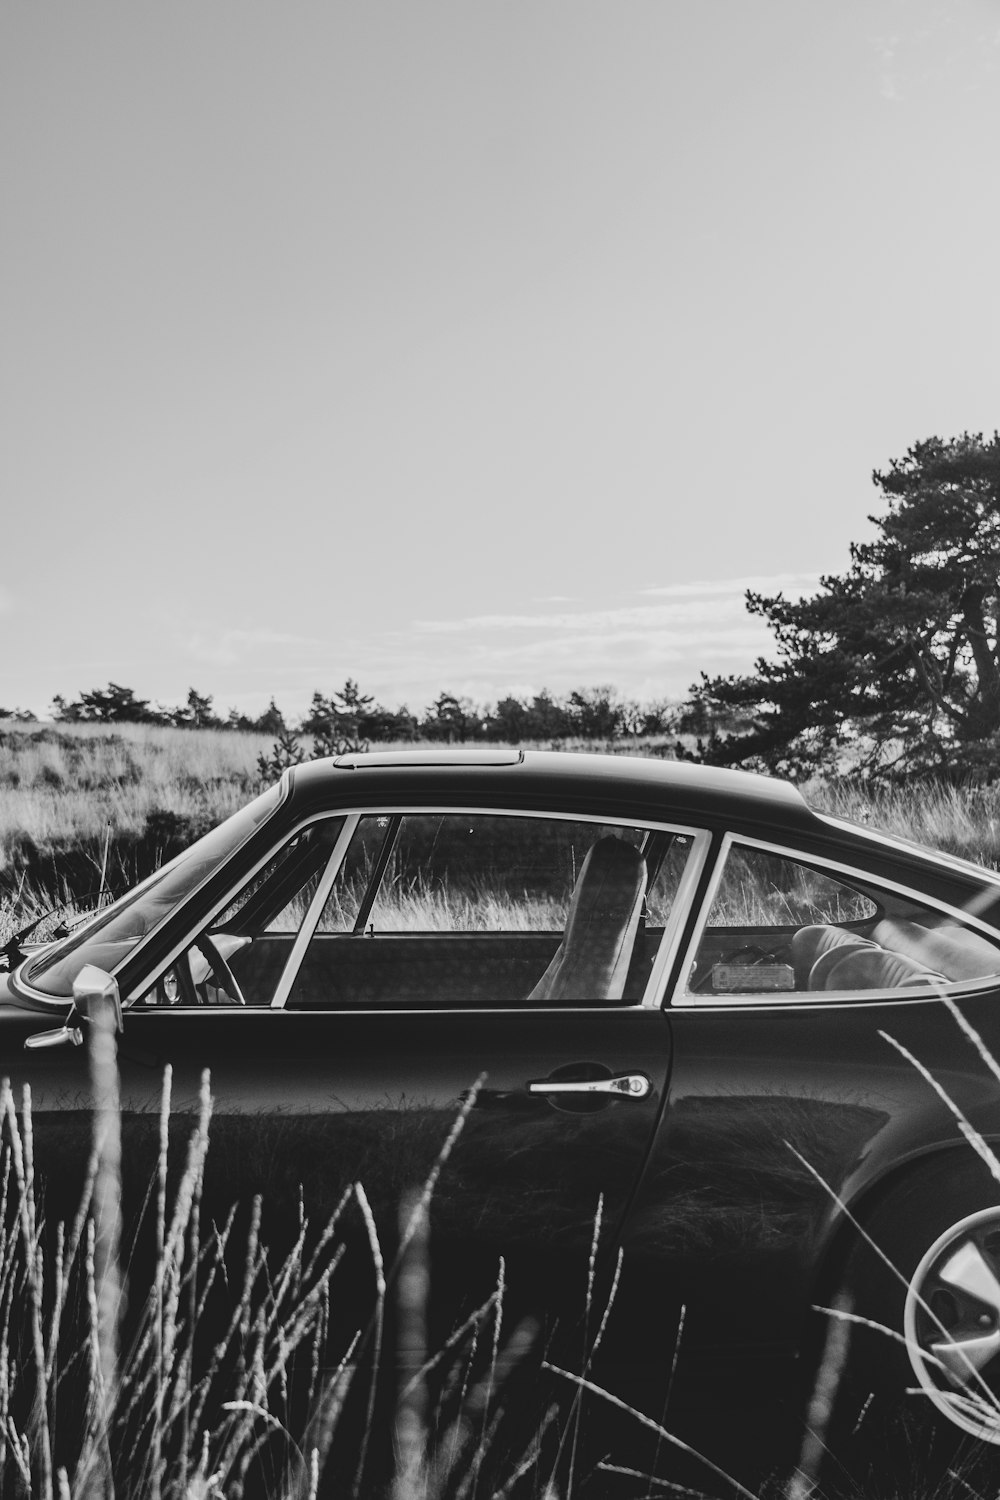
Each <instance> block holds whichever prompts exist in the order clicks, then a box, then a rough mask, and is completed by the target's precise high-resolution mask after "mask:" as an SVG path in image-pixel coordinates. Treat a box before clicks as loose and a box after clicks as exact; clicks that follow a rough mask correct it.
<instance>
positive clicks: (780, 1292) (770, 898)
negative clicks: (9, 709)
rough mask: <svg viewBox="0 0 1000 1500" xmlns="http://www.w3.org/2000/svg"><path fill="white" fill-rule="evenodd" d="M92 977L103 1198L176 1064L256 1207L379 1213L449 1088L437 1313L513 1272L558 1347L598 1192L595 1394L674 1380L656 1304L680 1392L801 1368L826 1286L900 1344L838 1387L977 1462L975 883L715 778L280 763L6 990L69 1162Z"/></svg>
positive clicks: (463, 754)
mask: <svg viewBox="0 0 1000 1500" xmlns="http://www.w3.org/2000/svg"><path fill="white" fill-rule="evenodd" d="M92 968H96V969H97V970H100V971H104V972H105V974H109V975H111V976H113V979H114V981H115V982H116V985H117V989H118V993H119V995H120V1001H121V1015H122V1025H121V1030H120V1035H119V1037H118V1050H119V1060H120V1067H121V1098H122V1116H123V1126H124V1130H125V1140H126V1149H125V1161H126V1175H127V1174H128V1172H129V1171H131V1172H132V1173H133V1174H134V1175H135V1174H140V1172H141V1167H142V1163H143V1162H144V1161H145V1160H146V1157H145V1156H144V1152H147V1154H148V1148H149V1147H150V1142H151V1141H153V1142H154V1146H155V1139H154V1138H155V1132H156V1128H157V1127H156V1120H157V1111H158V1108H159V1099H160V1090H161V1080H162V1074H163V1068H164V1065H165V1064H167V1063H170V1064H171V1065H172V1070H173V1100H174V1108H175V1111H179V1112H180V1114H181V1116H182V1117H183V1113H184V1111H185V1110H186V1109H189V1108H190V1107H192V1106H193V1101H195V1100H196V1098H197V1095H198V1090H199V1080H200V1077H201V1074H202V1070H203V1069H205V1068H208V1069H210V1070H211V1088H212V1092H213V1095H214V1099H215V1107H214V1117H213V1126H212V1129H213V1147H212V1151H213V1154H214V1156H215V1160H216V1164H217V1165H216V1173H215V1177H214V1178H213V1180H212V1183H211V1190H212V1192H213V1194H217V1195H219V1196H220V1197H221V1198H225V1197H227V1196H228V1197H230V1198H233V1197H236V1196H238V1195H241V1194H242V1195H246V1194H250V1193H252V1192H256V1191H260V1192H262V1193H263V1194H264V1196H265V1201H267V1202H274V1203H275V1204H276V1205H277V1208H276V1210H275V1212H276V1214H278V1213H279V1212H281V1211H284V1210H283V1208H282V1205H284V1206H285V1207H290V1206H294V1205H296V1204H297V1202H298V1194H299V1191H300V1186H301V1191H302V1193H303V1195H304V1197H305V1200H306V1203H307V1205H308V1206H309V1208H310V1210H311V1211H312V1212H313V1213H316V1212H317V1211H319V1212H322V1211H323V1208H324V1206H325V1205H328V1204H333V1203H334V1202H336V1201H337V1200H338V1198H339V1196H340V1194H341V1191H342V1188H343V1186H344V1184H345V1183H351V1182H353V1181H356V1180H360V1181H362V1182H364V1184H365V1186H366V1189H367V1191H368V1195H369V1198H370V1199H371V1202H372V1204H373V1205H374V1208H375V1213H376V1216H377V1217H378V1218H379V1220H380V1223H383V1224H391V1223H392V1222H393V1214H394V1204H395V1203H396V1202H397V1200H398V1198H399V1195H400V1194H401V1192H402V1191H403V1190H404V1189H405V1188H406V1187H407V1186H409V1185H412V1184H414V1183H417V1182H420V1181H421V1180H422V1179H423V1176H424V1174H425V1173H426V1172H427V1171H428V1170H429V1167H430V1165H431V1164H432V1163H433V1161H434V1159H435V1155H436V1153H437V1151H438V1149H439V1147H440V1145H441V1142H442V1140H443V1139H444V1138H445V1136H446V1135H447V1132H448V1130H449V1127H450V1125H451V1122H452V1121H453V1119H454V1117H455V1112H456V1110H457V1109H458V1108H459V1105H460V1102H461V1101H463V1100H465V1101H466V1102H468V1101H469V1100H470V1099H471V1100H472V1105H471V1108H470V1109H469V1112H468V1115H467V1119H466V1123H465V1128H464V1132H463V1134H462V1136H461V1138H460V1139H459V1141H458V1143H457V1145H456V1147H455V1149H454V1151H453V1153H452V1155H451V1156H450V1158H449V1159H448V1162H447V1165H446V1168H445V1170H444V1172H443V1173H442V1175H441V1180H440V1182H439V1183H438V1186H437V1190H436V1194H435V1199H434V1206H433V1275H434V1282H435V1286H436V1287H437V1288H438V1290H439V1292H440V1294H441V1297H442V1298H443V1300H445V1301H447V1300H448V1298H451V1299H452V1302H453V1303H455V1305H456V1306H457V1305H458V1303H459V1302H460V1301H461V1298H462V1297H463V1296H466V1295H468V1296H469V1297H470V1298H471V1297H473V1296H476V1295H478V1294H479V1291H481V1288H478V1289H477V1288H473V1287H472V1286H471V1283H472V1281H473V1280H474V1279H475V1277H476V1276H479V1275H485V1276H487V1278H489V1277H493V1278H495V1276H496V1266H497V1257H498V1255H500V1254H502V1255H503V1256H504V1265H505V1275H506V1278H507V1285H508V1291H509V1295H510V1296H511V1297H512V1298H514V1299H515V1300H517V1299H519V1305H522V1306H523V1307H525V1308H532V1307H533V1308H534V1310H535V1311H536V1313H540V1314H542V1315H548V1314H552V1315H553V1316H557V1317H560V1318H562V1319H563V1321H564V1324H565V1319H566V1317H567V1316H568V1315H569V1314H568V1312H567V1309H569V1308H570V1304H575V1305H576V1307H577V1308H579V1306H580V1304H581V1302H582V1298H583V1290H584V1285H585V1282H586V1277H587V1262H588V1256H589V1253H590V1247H591V1243H592V1238H593V1235H594V1224H595V1214H597V1213H598V1208H600V1221H599V1222H600V1250H601V1254H602V1256H603V1257H604V1258H605V1264H606V1265H608V1266H610V1265H611V1264H612V1263H613V1262H614V1259H615V1257H616V1255H617V1252H618V1249H619V1247H620V1249H621V1251H622V1252H623V1259H622V1275H621V1285H620V1290H619V1293H618V1299H617V1302H616V1304H615V1307H614V1309H613V1315H612V1318H611V1323H610V1325H609V1332H608V1338H607V1341H606V1344H605V1347H604V1351H603V1352H604V1354H605V1356H606V1369H605V1371H604V1373H603V1375H602V1379H604V1381H605V1383H608V1382H614V1381H615V1380H616V1379H620V1380H621V1382H622V1383H623V1388H625V1387H626V1386H627V1387H628V1389H629V1390H630V1391H635V1390H636V1389H639V1388H644V1383H645V1385H646V1386H648V1388H649V1389H650V1390H655V1389H656V1388H657V1383H658V1382H659V1383H660V1385H661V1386H662V1382H663V1380H664V1379H665V1378H666V1375H667V1374H668V1372H669V1370H670V1366H671V1363H672V1361H673V1360H674V1357H675V1352H676V1338H677V1330H678V1322H679V1317H680V1312H679V1309H680V1308H681V1307H682V1306H683V1307H684V1308H685V1309H686V1313H685V1322H684V1334H683V1345H682V1348H681V1350H680V1365H681V1373H682V1372H683V1368H685V1367H686V1366H687V1365H690V1366H691V1367H692V1369H694V1368H695V1367H696V1366H698V1365H699V1363H700V1362H701V1361H705V1360H709V1361H718V1362H721V1363H730V1364H731V1363H732V1362H734V1361H736V1362H738V1361H741V1360H743V1359H744V1358H751V1359H753V1360H762V1359H764V1358H765V1357H766V1358H768V1359H771V1358H774V1359H780V1358H784V1357H785V1356H793V1355H796V1354H798V1355H803V1354H805V1355H807V1356H808V1357H810V1358H811V1357H812V1356H813V1354H814V1352H815V1349H816V1348H817V1347H818V1345H819V1344H820V1342H821V1340H822V1335H823V1330H824V1327H825V1326H826V1321H825V1320H824V1318H823V1317H821V1316H820V1315H819V1314H817V1313H815V1312H813V1311H811V1309H813V1308H814V1307H819V1308H823V1307H827V1306H829V1305H830V1303H831V1302H832V1301H833V1299H834V1298H835V1297H836V1296H837V1295H838V1293H839V1292H841V1291H842V1290H845V1289H846V1292H847V1293H848V1294H849V1296H850V1298H851V1306H852V1308H853V1311H854V1313H855V1314H856V1315H857V1316H858V1317H863V1318H867V1319H871V1320H874V1321H876V1322H878V1323H879V1324H882V1325H885V1326H886V1327H887V1328H888V1329H889V1330H891V1331H894V1332H895V1333H896V1334H897V1335H900V1336H901V1337H899V1338H897V1339H895V1340H894V1339H892V1338H891V1337H890V1336H889V1335H888V1334H884V1335H883V1334H879V1333H877V1332H875V1331H873V1330H871V1329H860V1331H859V1334H858V1339H859V1340H863V1341H864V1342H863V1344H860V1343H858V1344H857V1345H856V1347H858V1348H859V1349H860V1351H861V1355H860V1363H859V1370H860V1374H859V1377H858V1380H859V1381H860V1384H856V1386H855V1387H852V1386H851V1383H850V1381H848V1382H847V1384H846V1386H845V1389H846V1390H847V1391H848V1392H849V1393H851V1394H850V1399H858V1400H864V1399H866V1398H867V1392H868V1391H870V1390H872V1389H874V1390H876V1391H877V1392H880V1393H882V1394H884V1395H885V1396H886V1397H888V1399H890V1400H895V1399H901V1398H902V1393H903V1392H905V1391H906V1390H907V1389H910V1390H911V1391H915V1392H916V1395H911V1397H910V1398H909V1399H910V1400H911V1401H918V1402H920V1403H922V1410H923V1411H924V1412H925V1413H927V1412H931V1413H932V1414H933V1413H936V1414H937V1419H938V1421H939V1422H941V1421H943V1423H944V1424H945V1425H947V1424H951V1427H952V1428H953V1429H954V1430H955V1431H956V1432H957V1433H958V1434H960V1435H961V1434H973V1435H975V1436H976V1437H983V1438H986V1439H987V1440H988V1441H990V1442H1000V1186H998V1182H997V1181H996V1180H995V1175H994V1174H995V1173H996V1171H997V1168H996V1165H995V1162H994V1161H993V1160H992V1158H991V1154H990V1153H991V1149H997V1147H998V1143H1000V1083H998V1078H1000V1074H998V1070H997V1066H996V1064H994V1063H993V1062H992V1061H991V1056H1000V877H998V876H997V875H996V874H994V873H992V872H990V871H986V870H982V869H978V868H975V867H974V866H972V865H970V864H967V863H964V862H963V861H961V860H958V859H953V858H948V857H945V856H943V855H940V854H935V853H932V852H930V851H928V850H925V849H922V848H919V847H917V846H913V845H909V844H907V843H904V842H902V841H900V840H896V839H892V838H888V837H886V836H884V835H882V834H879V833H877V832H875V831H874V830H872V829H869V828H867V827H856V826H853V825H849V824H848V823H846V822H842V821H839V820H837V819H835V818H832V817H828V816H824V815H821V814H819V813H817V812H814V811H812V810H811V809H810V808H809V807H808V806H807V804H806V802H805V801H804V800H803V798H802V796H801V795H800V794H799V792H798V791H797V790H795V788H793V787H792V786H791V785H788V784H785V783H784V782H781V781H778V780H771V779H769V778H765V777H759V776H752V775H748V774H745V773H741V772H724V771H716V770H708V769H703V768H697V767H691V766H687V765H680V764H675V763H671V762H664V761H660V760H656V761H654V760H647V759H638V758H628V757H618V756H600V755H576V754H556V753H539V752H523V753H522V752H519V751H508V750H503V749H501V750H496V751H491V750H479V751H471V752H469V751H456V752H449V751H441V752H436V751H435V752H423V751H421V752H409V753H396V752H391V753H383V754H358V755H342V756H340V757H338V758H336V759H332V760H322V761H316V762H313V763H311V764H307V765H302V766H296V767H295V768H293V769H292V770H290V771H288V772H286V773H285V775H284V776H283V777H282V779H281V782H280V783H279V784H278V785H276V786H274V787H273V788H272V789H271V790H269V791H267V792H265V793H264V794H263V795H262V796H260V797H258V798H257V799H256V801H254V802H252V803H251V804H250V805H249V806H247V807H246V808H245V809H244V810H243V811H241V812H239V813H238V814H236V815H235V816H234V817H232V818H230V819H229V820H228V821H226V822H224V823H223V824H221V825H220V826H219V827H217V828H216V829H215V830H214V831H213V832H211V833H209V834H208V835H207V836H206V837H204V838H202V839H201V840H199V841H198V842H197V843H195V844H194V845H193V846H192V847H191V848H190V849H188V850H187V851H186V852H185V853H183V854H181V855H180V856H179V857H178V858H176V859H175V860H173V861H172V862H171V863H170V864H168V865H166V866H165V867H164V868H162V869H161V870H160V871H158V872H157V873H156V874H154V875H152V876H151V877H150V878H149V879H147V880H145V881H144V882H143V883H142V884H141V885H139V886H138V887H137V888H136V889H134V890H133V891H132V892H130V893H129V894H128V895H127V896H125V897H124V898H122V899H121V900H119V901H117V902H116V903H115V904H114V905H112V906H110V907H108V908H107V909H105V910H103V911H101V912H100V913H99V914H98V915H96V916H94V917H92V918H91V919H89V920H87V921H86V922H84V923H83V924H81V925H78V926H77V927H76V928H75V929H74V930H72V931H71V932H70V934H69V935H68V936H66V937H64V938H62V939H61V940H59V941H56V942H53V943H51V944H49V945H46V946H42V947H39V948H36V949H34V950H33V951H26V952H25V953H23V955H22V956H21V961H20V962H19V963H17V964H16V965H15V966H14V968H13V970H12V972H11V973H9V974H8V975H6V976H5V977H3V978H2V979H0V1025H2V1033H0V1035H2V1064H0V1066H2V1070H3V1072H4V1074H6V1075H9V1076H10V1077H11V1079H12V1081H13V1083H14V1085H15V1088H19V1086H20V1085H21V1084H22V1083H25V1082H27V1083H30V1085H31V1093H32V1102H33V1115H34V1125H35V1132H36V1139H37V1141H38V1149H39V1153H40V1160H43V1159H44V1155H43V1146H44V1141H45V1139H46V1133H48V1137H49V1138H50V1139H51V1140H52V1141H54V1142H58V1144H59V1156H58V1159H59V1162H60V1163H61V1165H62V1166H63V1167H65V1166H66V1163H67V1162H68V1160H69V1158H70V1156H71V1155H72V1151H71V1149H70V1147H71V1144H72V1143H73V1142H74V1141H79V1140H81V1139H83V1140H85V1139H86V1130H85V1129H84V1128H83V1126H82V1124H81V1109H82V1108H85V1106H86V1099H87V1089H88V1082H87V1058H86V1054H87V1048H86V1047H82V1048H81V1047H78V1046H75V1045H73V1044H74V1042H77V1041H79V1040H80V1038H81V1036H82V1035H83V1034H84V1032H85V1031H86V1028H87V1026H88V1024H89V1023H88V1017H87V993H88V991H87V986H86V984H84V985H83V986H81V984H80V976H81V973H82V972H83V971H84V970H85V969H86V970H87V973H88V974H89V975H90V977H91V979H92V973H91V970H92ZM74 985H76V987H77V991H78V994H77V998H76V999H74ZM470 1091H471V1092H470ZM50 1173H51V1175H52V1176H53V1180H54V1178H55V1175H57V1174H56V1173H55V1169H54V1167H50ZM126 1186H128V1183H127V1184H126ZM140 1186H141V1185H140ZM295 1211H296V1212H297V1208H296V1210H295ZM871 1242H874V1243H875V1244H876V1245H877V1246H878V1251H879V1253H876V1251H875V1250H874V1249H873V1248H872V1243H871ZM451 1312H452V1313H454V1308H452V1310H451ZM449 1315H451V1314H449ZM678 1378H680V1376H678ZM630 1382H631V1384H630ZM843 1399H844V1400H847V1399H848V1396H844V1398H843Z"/></svg>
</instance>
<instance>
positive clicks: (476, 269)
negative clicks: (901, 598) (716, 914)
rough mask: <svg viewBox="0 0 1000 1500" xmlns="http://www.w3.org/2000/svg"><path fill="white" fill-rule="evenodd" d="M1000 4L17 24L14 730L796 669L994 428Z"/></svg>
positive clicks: (4, 376)
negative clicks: (947, 475) (885, 523)
mask: <svg viewBox="0 0 1000 1500" xmlns="http://www.w3.org/2000/svg"><path fill="white" fill-rule="evenodd" d="M998 177H1000V0H954V3H943V0H940V3H939V0H837V3H836V4H826V5H823V4H819V3H813V0H753V3H747V0H476V3H471V4H470V3H469V0H365V3H364V4H358V3H348V0H321V3H320V0H295V3H293V4H288V5H285V4H277V3H275V0H268V3H261V0H210V3H209V0H148V3H146V4H143V5H129V6H126V5H122V4H121V3H119V0H115V3H108V0H88V3H87V4H85V5H81V4H79V3H78V0H47V3H46V4H44V5H40V4H31V3H27V0H0V227H2V232H0V422H2V430H0V507H2V509H0V516H2V522H3V532H2V535H3V540H4V543H5V545H4V549H3V557H4V562H5V564H6V566H5V567H4V568H3V569H2V572H0V705H2V706H4V707H6V708H8V709H9V708H13V707H15V706H18V707H25V708H31V709H32V710H34V711H35V712H36V713H38V714H39V715H44V714H46V713H47V712H48V706H49V704H50V702H51V700H52V697H53V696H54V695H55V694H56V693H60V694H62V695H63V696H64V697H68V698H73V697H75V696H77V695H78V694H79V693H80V692H81V691H89V690H91V689H93V688H96V687H101V686H104V685H105V684H106V683H107V682H108V681H115V682H118V683H122V684H125V685H127V686H130V687H132V688H133V689H134V690H135V691H136V692H137V693H138V694H139V695H140V696H142V697H146V698H150V699H152V700H154V701H156V702H160V703H163V704H176V703H180V702H182V701H183V700H184V698H185V697H186V695H187V691H188V689H189V688H190V687H192V686H193V687H196V688H197V689H198V691H199V692H202V693H208V694H211V695H212V696H213V698H214V700H215V706H216V708H217V709H218V710H220V711H223V712H224V711H226V710H227V709H229V708H230V707H239V708H240V709H241V710H242V711H244V712H259V711H260V710H261V709H263V708H264V707H265V706H266V704H267V702H268V700H269V699H270V698H271V697H272V696H273V697H274V698H275V699H276V700H277V702H278V704H279V706H281V707H282V708H283V709H284V710H285V711H286V713H288V714H289V715H293V714H295V713H299V712H301V711H303V710H304V709H305V708H306V707H307V705H308V703H309V700H310V698H311V696H312V694H313V692H316V691H319V692H322V693H323V694H324V695H329V694H330V693H332V692H333V691H335V690H336V689H337V688H339V687H340V686H341V684H342V683H343V682H344V680H345V678H347V677H348V676H350V677H353V678H355V679H356V680H358V681H359V683H360V685H361V687H362V689H363V690H364V691H366V692H369V693H372V694H373V695H374V696H375V697H376V698H377V699H379V700H380V701H381V702H383V703H385V704H387V705H389V706H397V705H399V704H402V703H406V704H407V705H408V706H409V707H410V708H411V709H412V710H414V711H421V710H422V709H424V708H425V707H426V706H427V705H428V704H430V703H431V702H432V700H433V699H434V698H435V697H436V696H437V694H438V693H440V692H442V691H448V692H452V693H455V694H457V695H465V696H468V697H470V698H472V699H473V700H474V701H475V702H476V703H478V704H485V703H489V702H494V701H495V700H496V699H497V697H499V696H502V695H505V694H507V693H515V694H517V695H518V696H524V695H527V694H530V693H533V692H537V691H539V690H540V689H542V688H543V687H545V688H548V689H549V690H550V691H552V692H554V693H556V694H563V693H567V692H568V691H570V690H571V689H572V688H576V687H585V686H594V685H598V684H613V685H614V686H615V687H616V688H617V689H618V690H619V692H621V693H622V694H624V695H626V696H629V697H633V698H638V699H640V700H642V701H646V702H650V701H658V700H663V699H676V698H679V697H682V696H683V695H684V693H685V692H686V690H687V688H688V687H689V685H690V684H691V683H692V682H694V681H696V680H697V679H698V677H699V675H700V673H701V672H702V671H707V672H709V673H710V674H714V673H717V672H744V671H748V670H750V669H751V668H752V664H753V661H754V658H755V657H756V656H757V655H759V654H760V653H762V652H763V653H765V654H767V653H768V652H769V649H770V636H769V635H768V632H767V630H766V628H765V626H764V625H763V623H762V622H761V621H760V620H758V619H755V618H754V617H751V616H750V615H748V613H747V611H746V608H745V604H744V592H745V590H746V589H747V588H753V589H755V590H757V591H762V592H764V593H765V594H767V593H777V592H779V591H783V592H784V593H785V594H786V595H788V596H795V595H798V594H802V593H808V592H812V591H814V590H815V589H816V587H817V586H818V579H819V577H820V576H821V575H822V574H823V573H831V572H833V573H836V572H840V571H843V569H844V568H845V567H846V566H847V564H848V561H849V554H848V549H849V545H850V543H851V542H852V541H864V540H865V539H866V538H868V537H870V536H871V535H872V534H873V532H872V527H871V524H870V522H869V520H868V516H869V514H870V513H871V512H873V511H875V512H878V511H879V510H881V509H884V505H883V503H882V502H881V499H880V494H879V492H878V490H877V489H876V488H875V487H873V484H872V472H873V470H875V469H879V468H881V469H884V468H886V467H887V466H888V464H889V461H890V460H891V459H893V458H899V457H902V455H903V454H904V453H905V452H906V450H907V449H908V448H909V447H910V445H911V444H912V443H914V442H916V441H919V440H921V439H923V438H926V437H929V436H931V435H934V434H936V435H938V436H941V437H950V436H955V435H957V434H958V433H960V432H963V431H970V432H979V431H982V432H986V433H991V432H992V431H993V430H994V429H995V428H996V427H997V426H1000V360H998V357H997V350H998V349H1000V276H998V269H997V268H998V265H1000V258H998V250H997V246H998V244H1000V191H998V186H1000V184H998Z"/></svg>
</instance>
